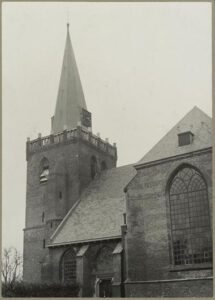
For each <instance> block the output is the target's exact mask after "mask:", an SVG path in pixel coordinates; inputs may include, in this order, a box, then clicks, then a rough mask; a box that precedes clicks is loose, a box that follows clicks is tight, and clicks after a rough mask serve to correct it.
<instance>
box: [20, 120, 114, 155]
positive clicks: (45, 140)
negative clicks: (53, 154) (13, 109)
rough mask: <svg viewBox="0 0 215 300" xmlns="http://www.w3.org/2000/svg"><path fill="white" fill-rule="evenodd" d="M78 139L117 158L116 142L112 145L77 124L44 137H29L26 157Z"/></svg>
mask: <svg viewBox="0 0 215 300" xmlns="http://www.w3.org/2000/svg"><path fill="white" fill-rule="evenodd" d="M77 141H83V142H86V143H89V144H90V145H91V146H92V147H96V148H97V149H99V150H101V151H103V152H105V153H108V154H109V155H111V156H113V157H114V158H115V159H117V148H116V143H114V144H113V145H111V144H109V142H108V139H106V140H105V141H104V140H102V139H101V138H100V136H96V135H94V134H92V132H90V131H88V130H86V129H84V128H83V127H81V126H77V128H75V129H72V130H64V131H63V132H61V133H58V134H50V135H48V136H44V137H42V136H41V134H39V135H38V138H37V139H34V140H32V141H31V140H30V139H29V138H28V139H27V143H26V159H27V160H28V158H29V156H30V155H32V154H34V153H36V152H38V151H44V150H47V149H48V148H50V147H55V146H56V145H59V144H68V143H72V142H77Z"/></svg>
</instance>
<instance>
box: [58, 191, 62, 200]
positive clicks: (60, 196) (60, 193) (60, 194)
mask: <svg viewBox="0 0 215 300" xmlns="http://www.w3.org/2000/svg"><path fill="white" fill-rule="evenodd" d="M58 195H59V199H62V192H61V191H60V192H59V194H58Z"/></svg>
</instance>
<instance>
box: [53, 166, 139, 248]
mask: <svg viewBox="0 0 215 300" xmlns="http://www.w3.org/2000/svg"><path fill="white" fill-rule="evenodd" d="M135 174H136V171H135V169H134V168H133V166H132V165H127V166H123V167H118V168H112V169H109V170H106V171H103V172H102V173H101V175H100V176H99V177H97V178H95V179H94V180H93V181H92V182H91V183H90V185H89V186H88V187H87V188H86V190H85V191H84V192H83V193H82V195H81V196H80V199H79V200H78V202H77V203H76V204H75V205H74V206H73V207H72V208H71V209H70V211H69V212H68V214H67V215H66V216H65V218H64V220H63V221H62V222H61V224H60V225H59V227H58V228H57V230H56V231H55V233H54V234H53V235H52V237H51V245H52V246H54V245H58V244H68V243H78V242H82V241H90V240H99V239H108V238H114V237H118V236H120V235H121V225H122V224H123V213H125V211H126V208H125V205H126V204H125V195H124V191H123V189H124V187H125V186H126V185H127V184H128V182H129V181H130V180H131V179H132V178H133V177H134V175H135Z"/></svg>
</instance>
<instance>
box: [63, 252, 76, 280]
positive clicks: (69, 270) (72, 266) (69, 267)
mask: <svg viewBox="0 0 215 300" xmlns="http://www.w3.org/2000/svg"><path fill="white" fill-rule="evenodd" d="M61 279H62V282H63V283H74V282H76V254H75V252H74V250H73V249H69V250H68V251H66V252H65V254H64V255H63V258H62V261H61Z"/></svg>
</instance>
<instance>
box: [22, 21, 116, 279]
mask: <svg viewBox="0 0 215 300" xmlns="http://www.w3.org/2000/svg"><path fill="white" fill-rule="evenodd" d="M51 123H52V124H51V134H50V135H48V136H45V137H42V136H41V134H39V135H38V138H37V139H34V140H30V139H29V138H28V140H27V144H26V160H27V192H26V220H25V229H24V258H23V260H24V266H23V277H24V280H25V281H27V282H41V281H42V280H43V278H42V277H41V266H42V264H43V262H44V260H45V258H46V256H47V255H48V250H47V248H46V245H47V244H48V243H49V238H50V236H51V235H52V234H53V232H54V231H55V230H56V228H57V226H58V225H59V224H60V222H61V221H62V219H63V218H64V217H65V215H66V214H67V212H68V211H69V209H70V208H71V207H72V206H73V205H75V203H76V201H77V200H78V199H79V197H80V194H81V192H82V191H83V189H84V188H86V187H87V186H88V185H89V183H90V182H91V181H92V180H93V179H94V178H95V177H96V176H97V174H98V173H100V172H102V171H103V170H105V169H107V168H112V167H115V166H116V160H117V150H116V145H113V146H112V145H110V144H109V143H108V141H107V140H105V141H104V140H102V139H101V138H100V137H99V136H95V135H93V134H92V124H91V113H90V112H89V111H88V110H87V106H86V102H85V98H84V93H83V89H82V85H81V81H80V76H79V73H78V68H77V64H76V61H75V56H74V52H73V49H72V44H71V39H70V33H69V24H67V37H66V45H65V51H64V57H63V65H62V70H61V76H60V83H59V89H58V95H57V102H56V108H55V114H54V116H53V117H52V122H51ZM71 230H72V228H71Z"/></svg>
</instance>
